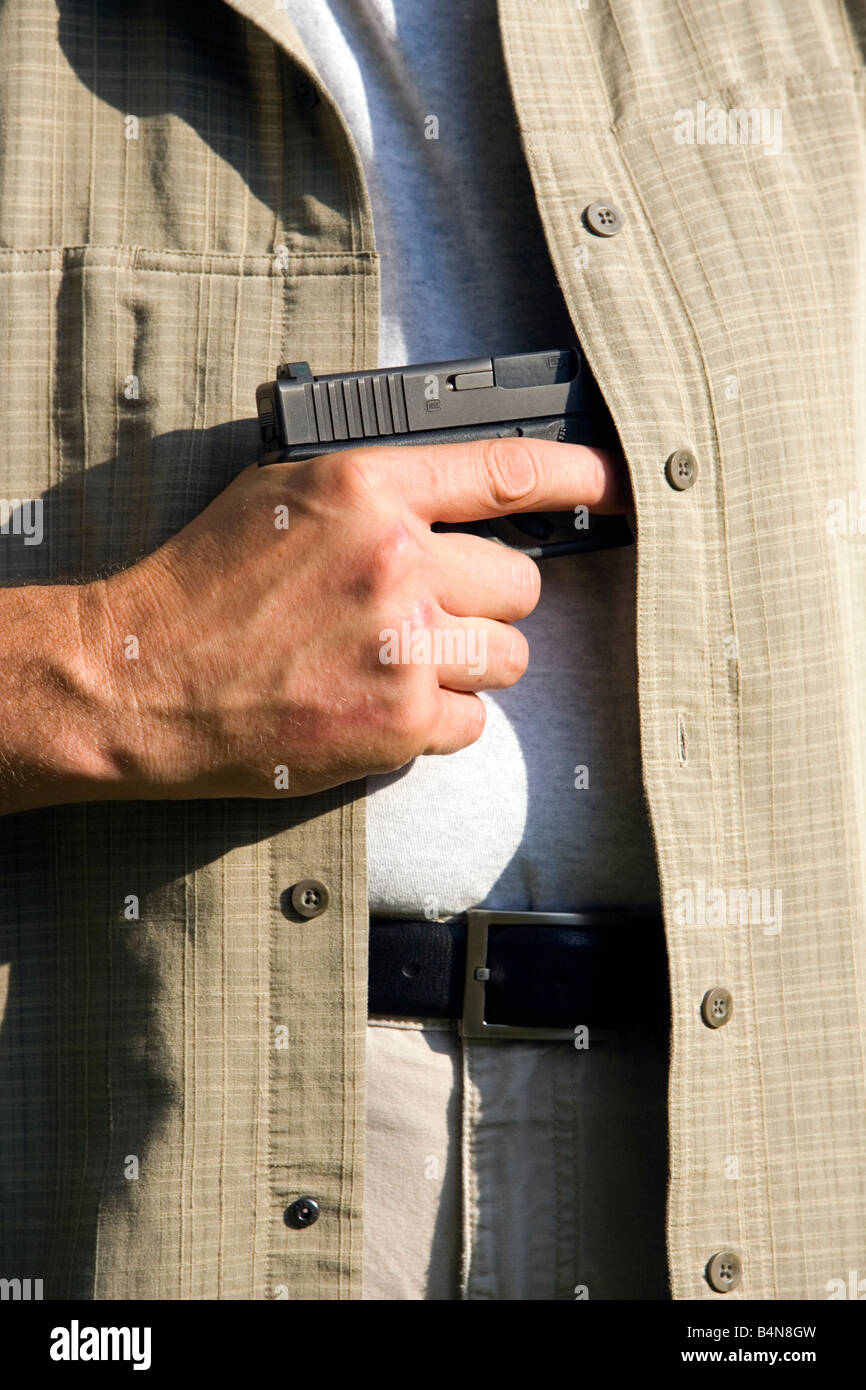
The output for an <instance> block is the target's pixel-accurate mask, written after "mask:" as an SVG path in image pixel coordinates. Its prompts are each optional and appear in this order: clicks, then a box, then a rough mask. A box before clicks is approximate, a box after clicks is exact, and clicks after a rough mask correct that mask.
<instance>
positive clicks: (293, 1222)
mask: <svg viewBox="0 0 866 1390" xmlns="http://www.w3.org/2000/svg"><path fill="white" fill-rule="evenodd" d="M318 1219H319V1204H318V1202H316V1201H314V1200H313V1198H312V1197H298V1198H297V1200H296V1201H294V1202H292V1205H291V1206H290V1207H286V1209H285V1211H284V1212H283V1220H284V1221H285V1223H286V1225H287V1226H291V1227H292V1229H293V1230H295V1231H302V1230H303V1229H304V1227H305V1226H312V1224H313V1222H314V1221H318Z"/></svg>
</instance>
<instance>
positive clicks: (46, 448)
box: [0, 245, 375, 583]
mask: <svg viewBox="0 0 866 1390" xmlns="http://www.w3.org/2000/svg"><path fill="white" fill-rule="evenodd" d="M283 251H284V248H283ZM370 276H371V264H370V260H369V258H365V257H363V256H357V257H356V256H353V255H351V254H348V255H344V254H337V255H329V254H322V253H318V254H317V253H298V254H292V255H286V254H280V255H279V256H277V255H274V256H271V255H266V254H256V255H235V254H232V253H221V252H220V253H213V252H192V251H154V250H149V249H146V248H142V247H136V246H127V245H123V246H121V245H118V246H62V247H45V248H38V249H30V250H17V249H10V248H0V317H2V319H3V321H4V325H5V332H4V340H3V346H2V348H0V366H2V371H0V392H2V397H0V433H2V440H3V442H2V446H0V497H3V498H5V499H7V500H8V501H9V502H10V503H12V502H19V503H23V502H25V501H33V500H37V499H38V500H39V501H40V502H41V505H42V533H43V539H42V541H41V543H39V544H34V543H27V540H26V538H25V537H24V536H23V535H16V534H14V524H13V525H12V526H11V527H7V528H6V529H7V531H9V534H7V535H4V536H3V537H2V538H0V539H2V541H3V544H2V545H0V557H2V558H0V582H4V583H26V582H35V581H39V580H57V579H62V578H78V577H81V578H89V577H92V576H93V575H95V574H98V573H105V572H107V571H110V570H111V569H114V568H121V567H123V566H125V565H127V564H129V563H131V562H132V561H134V560H135V559H136V558H138V557H140V556H141V555H143V554H146V553H149V552H150V551H151V550H153V549H155V548H156V547H157V546H158V545H160V544H161V543H162V542H163V541H164V540H165V539H167V537H168V536H170V535H173V534H174V533H175V532H177V531H178V530H179V529H180V528H181V527H182V526H183V525H185V524H186V522H187V521H189V520H190V519H191V518H192V517H193V516H195V515H196V514H197V513H198V512H200V511H201V510H202V508H203V507H204V506H206V505H207V503H208V502H209V501H210V500H211V498H212V497H214V496H215V495H216V493H218V492H219V491H221V490H222V489H223V488H224V487H225V486H226V484H227V483H228V482H229V481H230V480H231V478H232V477H233V476H234V475H235V474H236V473H238V472H239V471H240V470H241V469H242V468H244V467H245V466H246V465H247V464H249V463H251V462H253V461H254V460H255V459H256V457H257V454H258V429H257V425H256V419H255V389H256V386H257V385H258V384H259V382H261V381H264V380H266V379H267V378H268V377H270V376H272V375H273V373H274V370H275V368H276V365H277V363H278V362H279V361H280V360H282V359H283V358H284V357H289V358H298V357H307V356H309V357H310V358H314V359H315V361H316V367H315V368H314V370H318V371H329V370H336V369H338V368H339V367H340V366H341V365H342V366H344V368H345V367H348V366H350V365H351V359H352V357H353V355H354V338H353V325H354V322H355V319H356V312H355V311H356V310H357V297H356V291H357V285H358V283H359V280H360V282H361V283H362V284H365V285H369V284H370V283H371V279H370ZM372 283H373V284H375V281H373V282H372ZM335 362H336V364H337V365H336V367H335V366H334V365H333V364H334V363H335ZM6 510H7V514H8V515H10V516H12V518H13V523H14V508H12V507H7V509H6ZM31 539H32V537H31Z"/></svg>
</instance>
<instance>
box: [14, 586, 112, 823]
mask: <svg viewBox="0 0 866 1390" xmlns="http://www.w3.org/2000/svg"><path fill="white" fill-rule="evenodd" d="M87 589H88V586H87V585H75V584H58V585H33V586H28V587H27V588H16V589H5V590H0V631H2V633H3V637H2V675H0V734H2V742H0V813H4V814H5V813H9V812H12V811H21V810H32V809H35V808H36V807H39V806H54V805H61V804H64V803H68V802H73V801H91V800H99V799H104V798H105V797H108V796H112V795H116V794H117V790H116V789H118V788H120V787H122V785H123V767H122V760H118V758H117V756H116V751H117V750H116V745H115V741H114V739H113V738H112V736H111V729H110V722H107V721H108V714H109V710H110V700H109V698H108V692H107V689H106V688H104V685H103V682H102V681H101V679H100V671H99V663H98V662H94V661H93V659H92V653H91V652H90V651H89V650H88V646H87V643H86V641H85V640H84V638H83V633H82V621H81V613H82V601H83V600H84V598H85V595H86V592H87Z"/></svg>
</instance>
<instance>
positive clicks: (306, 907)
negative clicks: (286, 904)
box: [292, 878, 331, 917]
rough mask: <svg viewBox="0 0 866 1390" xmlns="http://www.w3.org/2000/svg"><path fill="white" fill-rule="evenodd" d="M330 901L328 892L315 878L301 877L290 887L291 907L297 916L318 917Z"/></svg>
mask: <svg viewBox="0 0 866 1390" xmlns="http://www.w3.org/2000/svg"><path fill="white" fill-rule="evenodd" d="M330 901H331V895H330V893H329V892H328V890H327V888H326V887H325V885H324V883H320V882H319V880H318V879H317V878H302V879H301V881H300V883H296V884H295V886H294V888H293V889H292V907H293V908H294V909H295V911H296V912H297V914H298V916H299V917H318V915H319V913H320V912H324V911H325V908H326V907H327V906H328V903H329V902H330Z"/></svg>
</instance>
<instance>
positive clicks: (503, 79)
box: [282, 0, 658, 917]
mask: <svg viewBox="0 0 866 1390" xmlns="http://www.w3.org/2000/svg"><path fill="white" fill-rule="evenodd" d="M282 8H283V9H284V10H286V11H287V12H288V13H289V15H290V16H291V18H292V20H293V22H294V23H295V25H296V27H297V29H298V31H299V33H300V35H301V38H302V39H303V41H304V43H305V44H306V46H307V49H308V50H309V53H310V56H311V58H312V59H313V62H314V63H315V65H316V67H317V69H318V71H319V73H320V75H321V77H322V80H323V81H324V83H325V85H326V87H327V88H328V90H329V92H330V93H331V95H332V96H333V97H334V99H335V101H336V102H337V103H338V105H339V107H340V109H341V111H342V112H343V115H344V117H345V119H346V121H347V123H348V125H349V127H350V129H351V131H352V134H353V136H354V138H355V140H356V143H357V145H358V148H359V151H360V154H361V158H362V161H363V164H364V171H365V175H366V179H367V183H368V187H369V190H370V197H371V201H372V207H373V220H374V228H375V235H376V244H377V247H378V250H379V253H380V256H381V274H382V303H381V338H380V348H379V365H380V366H383V367H387V366H400V365H402V364H404V363H408V362H419V361H420V362H424V361H435V360H441V359H445V358H450V357H473V356H482V355H483V356H486V355H489V354H495V353H507V352H520V351H524V350H531V349H535V348H547V347H563V346H568V345H569V344H572V343H574V342H575V341H576V339H575V336H574V329H573V327H572V325H571V321H570V318H569V315H568V312H567V310H566V308H565V304H564V302H563V299H562V295H561V293H560V290H559V287H558V284H557V281H556V277H555V274H554V271H553V268H552V266H551V263H550V258H549V255H548V252H547V247H546V244H545V240H544V235H543V232H542V229H541V226H540V223H539V220H538V214H537V211H536V206H535V199H534V195H533V192H532V185H531V181H530V177H529V173H528V170H527V167H526V162H525V159H524V157H523V154H522V151H521V148H520V140H519V135H518V130H517V125H516V120H515V115H514V110H513V106H512V102H511V96H510V92H509V88H508V81H507V76H506V72H505V67H504V61H503V57H502V52H501V47H500V42H499V30H498V24H497V19H496V4H495V0H471V3H470V0H436V3H435V4H432V5H431V4H430V3H429V0H284V3H283V4H282ZM347 365H348V364H347ZM313 370H314V371H315V366H314V368H313ZM542 575H543V586H542V596H541V600H540V602H539V604H538V607H537V608H536V610H535V612H534V613H533V614H532V615H531V616H530V617H529V618H528V619H527V620H526V621H525V622H523V623H521V624H519V626H520V627H521V628H522V630H523V631H524V632H525V633H526V635H527V638H528V640H529V644H530V651H531V658H530V666H529V670H528V671H527V673H526V675H525V676H524V677H523V678H522V680H521V681H519V682H518V684H517V685H516V686H515V687H514V688H512V689H511V690H507V691H495V692H493V693H490V694H485V695H484V696H483V699H484V701H485V703H486V705H487V727H486V728H485V731H484V733H483V735H482V737H481V738H480V739H479V741H478V742H477V743H476V744H474V745H473V746H472V747H471V748H467V749H465V750H464V751H463V752H460V753H455V754H452V755H451V756H449V757H438V758H416V759H415V761H414V762H413V763H412V764H410V766H409V767H407V768H404V769H402V770H401V771H400V772H398V773H394V774H391V775H389V776H386V777H371V778H369V779H368V803H367V819H368V868H369V899H370V909H371V911H372V912H374V913H381V914H387V915H392V916H393V915H399V914H406V915H409V916H415V917H420V916H424V915H426V916H428V917H440V916H446V915H449V914H451V913H456V912H460V911H463V910H464V909H466V908H468V907H473V906H482V907H495V908H500V909H503V910H512V911H528V910H537V909H542V910H550V911H553V910H556V909H558V910H561V911H568V910H573V909H575V908H577V907H581V906H591V905H599V904H623V905H625V904H646V905H648V904H652V903H655V902H657V900H658V878H657V872H656V861H655V854H654V851H653V844H652V836H651V832H650V828H649V823H648V820H647V815H646V809H645V803H644V797H643V788H642V783H641V768H640V750H639V741H638V719H637V674H636V658H635V630H634V621H635V618H634V608H635V604H634V599H635V552H634V548H633V547H629V548H627V549H624V550H614V551H607V552H599V553H597V554H589V555H585V556H569V557H565V558H563V559H559V560H547V561H544V562H542ZM579 769H586V771H585V772H584V771H581V770H579ZM576 784H577V785H576Z"/></svg>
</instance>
